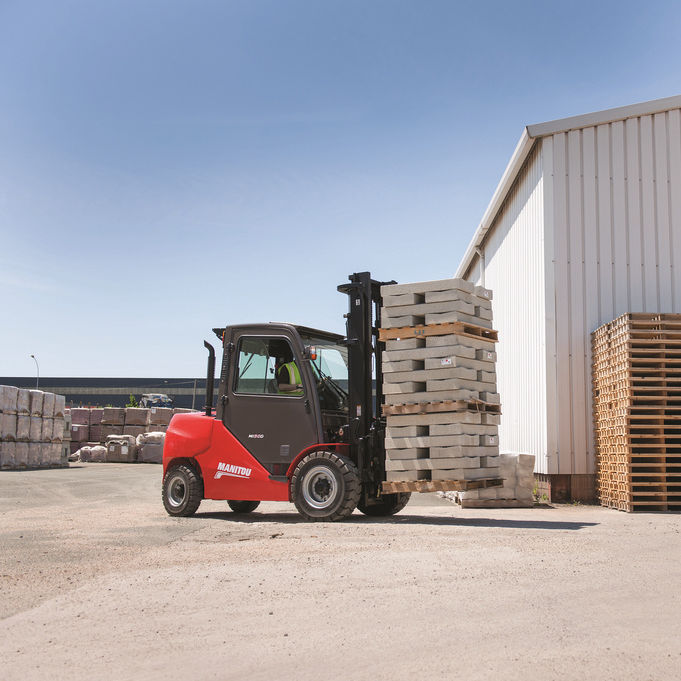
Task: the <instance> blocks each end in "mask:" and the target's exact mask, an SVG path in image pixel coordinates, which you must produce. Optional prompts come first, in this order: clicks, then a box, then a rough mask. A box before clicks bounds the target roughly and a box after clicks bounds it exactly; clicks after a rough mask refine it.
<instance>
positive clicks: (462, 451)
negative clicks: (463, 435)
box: [430, 446, 499, 459]
mask: <svg viewBox="0 0 681 681" xmlns="http://www.w3.org/2000/svg"><path fill="white" fill-rule="evenodd" d="M498 454H499V448H498V447H462V446H458V447H431V448H430V458H431V459H448V458H453V457H457V456H480V457H482V456H497V455H498Z"/></svg>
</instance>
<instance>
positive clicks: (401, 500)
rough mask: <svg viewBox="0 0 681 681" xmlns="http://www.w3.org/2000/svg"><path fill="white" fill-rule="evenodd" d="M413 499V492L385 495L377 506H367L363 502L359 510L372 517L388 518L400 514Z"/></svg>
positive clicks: (359, 505) (358, 506)
mask: <svg viewBox="0 0 681 681" xmlns="http://www.w3.org/2000/svg"><path fill="white" fill-rule="evenodd" d="M409 499H411V492H396V493H395V494H383V495H382V496H381V500H380V501H379V502H378V503H377V504H371V505H368V506H365V505H364V504H363V503H362V502H360V503H359V504H358V505H357V508H358V509H359V510H360V511H362V513H364V515H370V516H374V517H377V516H386V515H395V513H399V512H400V511H401V510H402V509H403V508H404V507H405V506H406V505H407V504H408V503H409Z"/></svg>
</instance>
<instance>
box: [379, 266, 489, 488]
mask: <svg viewBox="0 0 681 681" xmlns="http://www.w3.org/2000/svg"><path fill="white" fill-rule="evenodd" d="M381 293H382V296H383V305H384V307H383V308H382V312H381V338H382V339H383V340H384V341H385V343H386V349H385V351H384V353H383V365H382V369H383V392H384V400H385V407H384V414H386V423H387V430H386V440H385V446H386V454H387V456H386V478H387V480H388V481H389V482H390V481H394V482H397V481H413V480H460V481H472V480H480V479H486V478H498V477H500V468H499V440H498V424H499V412H500V407H499V402H500V400H499V394H498V393H497V390H496V370H495V363H496V352H495V346H494V342H495V340H496V332H494V331H493V330H492V319H493V317H492V305H491V299H492V293H491V291H489V290H487V289H484V288H482V287H476V286H474V285H473V284H472V283H470V282H467V281H464V280H461V279H445V280H441V281H431V282H420V283H415V284H394V285H388V286H384V287H382V289H381Z"/></svg>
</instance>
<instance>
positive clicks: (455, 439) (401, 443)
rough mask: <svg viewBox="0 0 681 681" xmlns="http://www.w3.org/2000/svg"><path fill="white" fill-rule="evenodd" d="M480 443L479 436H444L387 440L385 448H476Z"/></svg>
mask: <svg viewBox="0 0 681 681" xmlns="http://www.w3.org/2000/svg"><path fill="white" fill-rule="evenodd" d="M479 441H480V436H479V435H443V436H437V437H433V436H427V437H398V438H391V437H386V438H385V446H386V448H390V449H401V448H406V447H454V446H462V447H474V446H476V445H477V444H478V442H479Z"/></svg>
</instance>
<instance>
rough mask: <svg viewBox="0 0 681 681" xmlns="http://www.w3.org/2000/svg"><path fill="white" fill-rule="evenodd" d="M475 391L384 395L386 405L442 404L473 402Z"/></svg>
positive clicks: (475, 395)
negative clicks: (452, 401) (462, 401)
mask: <svg viewBox="0 0 681 681" xmlns="http://www.w3.org/2000/svg"><path fill="white" fill-rule="evenodd" d="M478 394H479V393H478V391H477V390H438V391H435V392H423V393H410V394H403V395H386V396H385V403H386V404H420V403H421V402H442V401H445V400H454V401H456V400H464V401H467V400H475V399H478Z"/></svg>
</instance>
